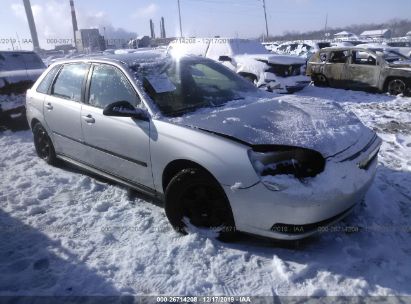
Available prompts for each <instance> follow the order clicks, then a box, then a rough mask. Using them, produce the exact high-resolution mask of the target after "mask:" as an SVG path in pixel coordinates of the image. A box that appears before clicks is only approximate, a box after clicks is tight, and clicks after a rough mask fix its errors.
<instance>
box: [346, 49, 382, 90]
mask: <svg viewBox="0 0 411 304" xmlns="http://www.w3.org/2000/svg"><path fill="white" fill-rule="evenodd" d="M380 69H381V68H380V66H379V65H378V61H377V57H376V56H375V54H373V53H371V52H369V51H366V50H353V51H352V54H351V61H350V64H349V66H348V70H349V72H348V74H349V79H350V82H351V84H352V85H353V86H355V87H358V88H366V87H378V82H379V79H380Z"/></svg>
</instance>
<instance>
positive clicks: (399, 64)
mask: <svg viewBox="0 0 411 304" xmlns="http://www.w3.org/2000/svg"><path fill="white" fill-rule="evenodd" d="M388 66H389V67H391V68H403V69H407V70H409V69H411V60H404V61H394V62H391V63H390V64H389V65H388Z"/></svg>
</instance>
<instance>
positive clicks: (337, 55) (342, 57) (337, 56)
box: [329, 51, 348, 63]
mask: <svg viewBox="0 0 411 304" xmlns="http://www.w3.org/2000/svg"><path fill="white" fill-rule="evenodd" d="M347 58H348V51H335V52H331V53H330V58H329V61H330V62H332V63H346V61H347Z"/></svg>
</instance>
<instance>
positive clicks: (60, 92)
mask: <svg viewBox="0 0 411 304" xmlns="http://www.w3.org/2000/svg"><path fill="white" fill-rule="evenodd" d="M89 67H90V65H88V64H85V63H72V64H66V65H65V66H64V67H63V68H62V70H61V71H60V74H59V75H58V76H57V79H56V81H55V83H54V86H53V89H52V95H55V96H58V97H61V98H65V99H70V100H74V101H81V91H82V87H83V82H84V77H85V76H86V74H87V71H88V69H89Z"/></svg>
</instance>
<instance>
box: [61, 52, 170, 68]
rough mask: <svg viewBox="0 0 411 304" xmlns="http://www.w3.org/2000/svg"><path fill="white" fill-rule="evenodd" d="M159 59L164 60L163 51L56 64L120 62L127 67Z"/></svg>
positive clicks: (89, 58) (71, 60) (83, 59)
mask: <svg viewBox="0 0 411 304" xmlns="http://www.w3.org/2000/svg"><path fill="white" fill-rule="evenodd" d="M161 58H166V54H165V53H164V51H159V50H144V51H138V50H136V52H134V53H123V54H97V55H88V56H84V57H79V58H71V59H62V60H59V61H58V62H57V63H58V64H61V63H66V62H79V61H106V62H115V63H119V62H122V63H124V64H126V65H128V66H133V65H138V64H143V63H153V62H156V61H158V60H159V59H161Z"/></svg>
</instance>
